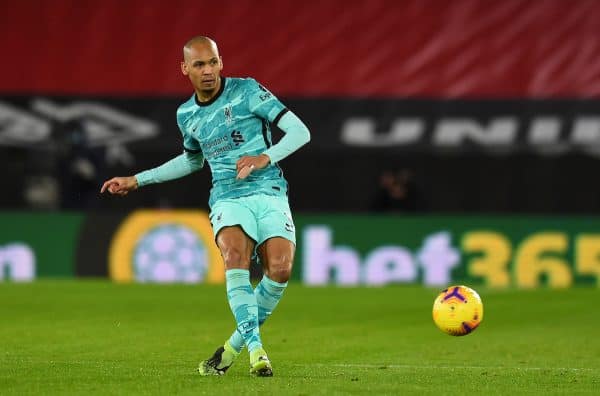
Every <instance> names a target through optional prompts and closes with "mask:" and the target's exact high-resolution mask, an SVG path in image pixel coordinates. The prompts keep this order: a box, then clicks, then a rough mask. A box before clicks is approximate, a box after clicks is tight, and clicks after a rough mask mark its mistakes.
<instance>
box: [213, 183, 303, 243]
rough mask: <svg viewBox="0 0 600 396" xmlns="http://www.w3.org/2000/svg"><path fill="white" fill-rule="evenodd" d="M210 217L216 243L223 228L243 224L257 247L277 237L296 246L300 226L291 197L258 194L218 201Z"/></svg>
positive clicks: (241, 225)
mask: <svg viewBox="0 0 600 396" xmlns="http://www.w3.org/2000/svg"><path fill="white" fill-rule="evenodd" d="M209 217H210V223H211V224H212V227H213V232H214V235H215V240H216V238H217V235H218V234H219V231H221V229H222V228H223V227H230V226H235V225H239V226H240V227H241V228H242V229H243V230H244V232H245V233H246V234H247V235H248V236H249V237H250V238H252V239H253V240H254V241H255V242H256V246H257V247H258V246H260V245H261V244H262V243H263V242H264V241H266V240H267V239H269V238H273V237H282V238H285V239H287V240H288V241H290V242H292V243H293V244H296V227H295V226H294V221H293V220H292V213H291V211H290V205H289V204H288V200H287V197H280V196H272V195H265V194H257V195H251V196H247V197H240V198H228V199H221V200H219V201H217V202H215V204H214V205H213V207H212V210H211V212H210V216H209Z"/></svg>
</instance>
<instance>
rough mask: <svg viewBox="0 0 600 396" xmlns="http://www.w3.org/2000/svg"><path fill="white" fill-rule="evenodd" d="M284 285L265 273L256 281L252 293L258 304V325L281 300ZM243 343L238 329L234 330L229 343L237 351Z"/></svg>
mask: <svg viewBox="0 0 600 396" xmlns="http://www.w3.org/2000/svg"><path fill="white" fill-rule="evenodd" d="M286 287H287V282H285V283H279V282H275V281H274V280H272V279H269V278H268V277H267V276H266V275H264V276H263V278H262V280H261V281H260V282H259V283H258V285H257V286H256V288H255V289H254V295H255V296H256V302H257V304H258V324H259V326H262V324H263V323H264V322H265V321H266V320H267V318H268V317H269V316H271V314H272V313H273V311H274V310H275V307H277V304H278V303H279V300H281V297H282V296H283V292H284V291H285V288H286ZM244 343H245V342H244V338H243V337H242V335H241V334H240V332H239V331H238V330H235V331H234V332H233V334H232V335H231V337H229V345H230V346H231V347H232V348H233V349H235V350H236V351H237V352H240V351H241V350H242V348H243V347H244Z"/></svg>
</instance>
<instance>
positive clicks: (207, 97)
mask: <svg viewBox="0 0 600 396" xmlns="http://www.w3.org/2000/svg"><path fill="white" fill-rule="evenodd" d="M222 83H223V82H222V79H221V77H220V76H219V78H218V79H217V85H215V88H214V89H213V90H211V91H201V90H199V89H197V90H196V99H197V100H198V102H200V103H204V102H210V101H211V100H212V98H214V97H215V96H217V95H218V93H219V91H220V89H221V84H222Z"/></svg>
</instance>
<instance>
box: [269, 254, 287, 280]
mask: <svg viewBox="0 0 600 396" xmlns="http://www.w3.org/2000/svg"><path fill="white" fill-rule="evenodd" d="M267 271H268V272H267V276H268V277H269V278H270V279H271V280H274V281H275V282H279V283H284V282H287V281H288V280H289V279H290V276H291V274H292V261H291V260H290V258H289V257H286V256H274V257H269V266H268V269H267Z"/></svg>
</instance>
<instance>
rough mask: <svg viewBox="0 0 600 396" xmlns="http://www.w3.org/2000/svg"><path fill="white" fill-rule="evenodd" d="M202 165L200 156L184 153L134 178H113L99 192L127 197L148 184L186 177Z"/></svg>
mask: <svg viewBox="0 0 600 396" xmlns="http://www.w3.org/2000/svg"><path fill="white" fill-rule="evenodd" d="M203 165H204V157H203V156H202V154H200V153H195V152H188V151H185V152H184V153H183V154H181V155H178V156H177V157H175V158H173V159H172V160H170V161H167V162H165V163H164V164H162V165H160V166H158V167H156V168H152V169H148V170H145V171H143V172H140V173H138V174H136V175H135V176H126V177H113V178H112V179H110V180H107V181H105V182H104V184H103V185H102V189H101V190H100V192H101V193H103V192H104V191H108V192H109V193H111V194H117V195H127V194H128V193H129V192H130V191H133V190H136V189H138V188H139V187H142V186H145V185H148V184H156V183H163V182H166V181H169V180H174V179H179V178H180V177H184V176H187V175H189V174H191V173H193V172H196V171H197V170H199V169H201V168H202V166H203Z"/></svg>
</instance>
